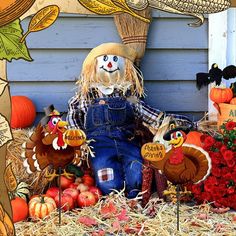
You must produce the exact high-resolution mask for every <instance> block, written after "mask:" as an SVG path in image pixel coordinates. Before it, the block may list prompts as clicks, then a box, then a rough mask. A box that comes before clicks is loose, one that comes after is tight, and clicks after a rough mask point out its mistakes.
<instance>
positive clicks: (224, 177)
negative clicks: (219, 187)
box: [222, 172, 233, 181]
mask: <svg viewBox="0 0 236 236" xmlns="http://www.w3.org/2000/svg"><path fill="white" fill-rule="evenodd" d="M222 177H223V179H225V180H227V181H228V180H231V179H232V178H233V176H232V174H231V173H230V172H228V173H226V174H222Z"/></svg>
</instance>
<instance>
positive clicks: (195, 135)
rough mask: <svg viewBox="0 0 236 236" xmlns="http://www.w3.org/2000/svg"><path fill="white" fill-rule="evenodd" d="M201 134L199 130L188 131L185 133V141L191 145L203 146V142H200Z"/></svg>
mask: <svg viewBox="0 0 236 236" xmlns="http://www.w3.org/2000/svg"><path fill="white" fill-rule="evenodd" d="M201 136H202V133H201V132H198V131H190V132H189V133H188V134H187V139H186V141H185V143H187V144H193V145H196V146H198V147H203V143H202V142H201Z"/></svg>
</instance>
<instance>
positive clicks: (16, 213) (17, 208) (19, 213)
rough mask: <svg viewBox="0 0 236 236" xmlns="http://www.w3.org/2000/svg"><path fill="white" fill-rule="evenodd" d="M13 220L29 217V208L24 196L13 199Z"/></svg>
mask: <svg viewBox="0 0 236 236" xmlns="http://www.w3.org/2000/svg"><path fill="white" fill-rule="evenodd" d="M11 207H12V220H13V222H14V223H16V222H18V221H22V220H25V219H27V217H28V212H29V208H28V205H27V203H26V201H25V200H24V199H23V198H20V197H15V198H14V199H12V200H11Z"/></svg>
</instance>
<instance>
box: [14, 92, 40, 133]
mask: <svg viewBox="0 0 236 236" xmlns="http://www.w3.org/2000/svg"><path fill="white" fill-rule="evenodd" d="M11 103H12V105H11V127H12V128H26V127H29V126H31V125H32V124H33V122H34V120H35V117H36V108H35V105H34V103H33V102H32V101H31V100H30V99H29V98H28V97H25V96H12V97H11Z"/></svg>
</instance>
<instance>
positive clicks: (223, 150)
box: [220, 145, 228, 154]
mask: <svg viewBox="0 0 236 236" xmlns="http://www.w3.org/2000/svg"><path fill="white" fill-rule="evenodd" d="M226 150H228V149H227V147H226V146H225V145H223V146H222V147H221V148H220V152H221V153H222V154H224V152H225V151H226Z"/></svg>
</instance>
